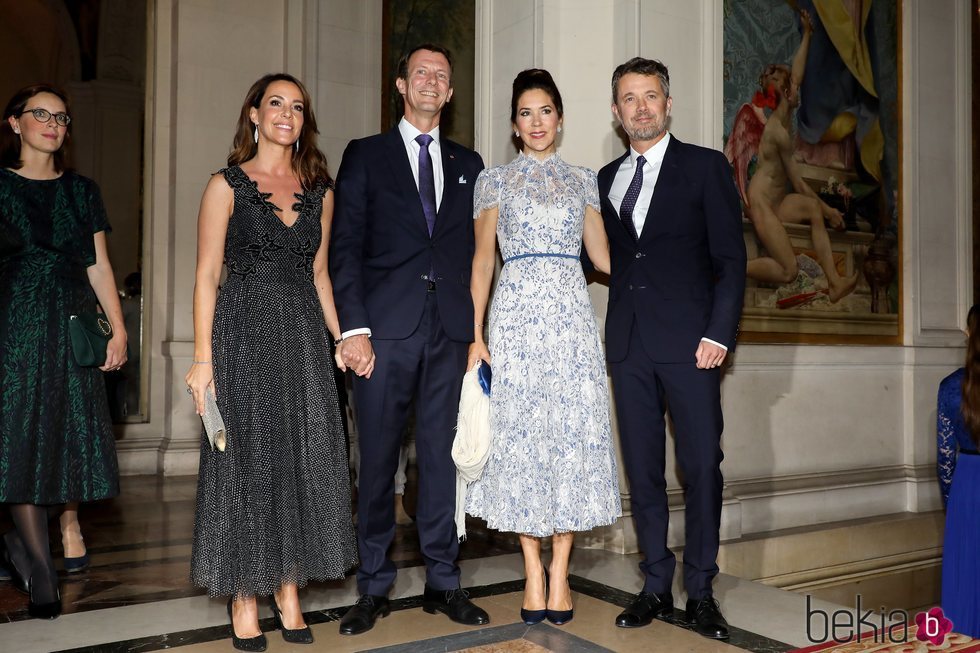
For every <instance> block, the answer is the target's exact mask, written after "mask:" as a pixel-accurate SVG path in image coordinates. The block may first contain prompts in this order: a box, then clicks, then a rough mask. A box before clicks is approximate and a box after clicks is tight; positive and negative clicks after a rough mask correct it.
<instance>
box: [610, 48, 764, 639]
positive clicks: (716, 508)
mask: <svg viewBox="0 0 980 653" xmlns="http://www.w3.org/2000/svg"><path fill="white" fill-rule="evenodd" d="M612 91H613V105H612V111H613V114H614V115H615V116H616V118H617V119H618V120H619V121H620V123H621V124H622V126H623V129H624V130H625V131H626V134H627V135H628V136H629V141H630V149H629V151H628V152H626V153H625V154H624V155H623V156H621V157H619V158H618V159H616V160H615V161H613V162H612V163H609V164H608V165H606V166H605V167H604V168H602V170H600V171H599V194H600V197H601V204H602V215H603V220H604V222H605V226H606V232H607V233H608V235H609V246H610V253H611V256H612V274H611V276H610V282H609V310H608V313H607V317H606V350H607V359H608V361H609V365H610V370H611V374H612V380H613V390H614V393H615V398H616V411H617V415H618V417H619V430H620V440H621V443H622V447H623V461H624V463H625V465H626V472H627V475H628V478H629V482H630V496H631V501H632V508H633V517H634V520H635V523H636V531H637V537H638V539H639V544H640V547H641V548H642V550H643V553H644V556H645V559H644V560H643V562H641V563H640V568H641V569H642V571H643V573H644V576H645V580H644V585H643V591H641V592H640V593H639V594H638V595H637V597H636V598H635V599H634V601H633V603H632V604H631V605H630V606H629V607H628V608H627V609H626V610H625V611H624V612H623V613H622V614H620V615H619V616H618V617H617V618H616V625H617V626H621V627H624V628H630V627H637V626H644V625H646V624H649V623H650V621H651V620H652V619H654V618H655V617H663V618H669V617H670V616H671V615H672V613H673V604H674V600H673V597H672V596H671V585H672V581H673V575H674V566H675V560H674V555H673V553H671V552H670V550H669V549H667V522H668V515H669V512H668V508H667V493H666V481H665V480H664V465H665V460H664V459H665V454H664V443H665V439H666V434H665V430H666V429H665V427H666V422H665V411H666V408H667V407H668V406H669V407H670V413H671V418H672V420H673V424H674V432H675V449H676V454H677V461H678V464H679V466H680V470H681V473H682V475H683V483H684V496H685V515H684V519H685V521H684V523H685V535H686V546H685V547H684V586H685V589H686V590H687V595H688V601H687V606H686V607H687V610H686V614H685V616H686V619H687V621H688V622H689V623H690V624H691V625H693V627H694V629H695V630H696V631H697V632H699V633H700V634H702V635H705V636H706V637H711V638H714V639H727V638H728V624H727V622H726V621H725V618H724V617H723V616H722V614H721V611H720V608H719V606H718V602H717V601H716V600H715V599H714V597H713V596H712V590H711V582H712V579H713V578H714V577H715V575H716V574H717V573H718V566H717V563H716V558H717V554H718V538H719V535H718V530H719V526H720V522H721V491H722V477H721V469H720V465H721V460H722V452H721V446H720V439H721V432H722V414H721V391H720V385H721V364H722V362H723V361H724V360H725V356H726V354H727V353H728V351H729V350H731V349H732V348H733V347H734V346H735V336H736V334H737V332H738V321H739V317H740V315H741V311H742V295H743V293H744V289H745V245H744V243H743V240H742V219H741V209H740V206H739V199H738V192H737V191H736V189H735V185H734V182H733V180H732V172H731V167H730V166H729V165H728V161H727V160H726V159H725V157H724V156H723V155H722V154H721V153H720V152H716V151H714V150H710V149H706V148H703V147H698V146H695V145H688V144H686V143H682V142H681V141H680V140H678V139H677V138H676V137H674V136H672V135H671V134H670V133H668V132H667V118H668V116H669V115H670V106H671V98H670V78H669V76H668V73H667V67H666V66H664V65H663V64H662V63H660V62H659V61H652V60H649V59H643V58H640V57H637V58H634V59H631V60H630V61H627V62H626V63H624V64H623V65H621V66H619V67H618V68H617V69H616V71H615V72H614V73H613V78H612Z"/></svg>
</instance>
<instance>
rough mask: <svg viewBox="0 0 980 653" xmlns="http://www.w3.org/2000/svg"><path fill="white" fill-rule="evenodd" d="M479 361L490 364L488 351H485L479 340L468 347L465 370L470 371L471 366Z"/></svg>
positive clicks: (485, 348)
mask: <svg viewBox="0 0 980 653" xmlns="http://www.w3.org/2000/svg"><path fill="white" fill-rule="evenodd" d="M481 360H482V361H486V362H487V363H490V350H489V349H487V345H486V343H484V342H483V339H482V338H479V339H477V340H475V341H473V343H472V344H471V345H470V350H469V353H468V354H467V355H466V369H467V370H472V369H473V366H474V365H476V364H477V363H478V362H479V361H481Z"/></svg>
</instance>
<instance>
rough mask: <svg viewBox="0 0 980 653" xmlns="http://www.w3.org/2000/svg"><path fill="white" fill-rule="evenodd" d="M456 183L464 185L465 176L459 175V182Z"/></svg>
mask: <svg viewBox="0 0 980 653" xmlns="http://www.w3.org/2000/svg"><path fill="white" fill-rule="evenodd" d="M458 183H460V184H465V183H466V175H460V176H459V182H458Z"/></svg>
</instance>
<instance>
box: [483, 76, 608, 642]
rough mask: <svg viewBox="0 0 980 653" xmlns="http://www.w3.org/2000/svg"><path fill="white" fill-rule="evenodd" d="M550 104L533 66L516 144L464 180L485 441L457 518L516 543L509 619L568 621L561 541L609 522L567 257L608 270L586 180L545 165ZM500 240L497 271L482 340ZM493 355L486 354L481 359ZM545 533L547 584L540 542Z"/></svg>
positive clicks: (549, 153) (599, 374)
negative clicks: (482, 463)
mask: <svg viewBox="0 0 980 653" xmlns="http://www.w3.org/2000/svg"><path fill="white" fill-rule="evenodd" d="M562 117H563V108H562V101H561V95H560V94H559V92H558V88H557V87H556V86H555V83H554V81H553V80H552V78H551V75H550V74H549V73H548V72H547V71H544V70H538V69H534V70H525V71H523V72H522V73H520V74H519V75H518V76H517V78H516V79H515V80H514V88H513V96H512V99H511V122H512V123H513V127H514V133H515V136H517V137H518V138H520V140H521V142H522V144H523V148H522V151H521V153H520V154H519V155H518V156H517V158H516V159H514V160H513V161H511V162H510V163H508V164H506V165H503V166H497V167H494V168H490V169H487V170H484V171H483V172H482V173H480V176H479V178H478V179H477V182H476V189H475V191H476V192H475V198H474V207H473V208H474V215H475V216H476V222H475V229H476V253H475V255H474V259H473V274H472V279H471V290H472V294H473V306H474V310H475V313H474V315H475V320H474V322H475V325H474V343H473V345H472V346H471V348H470V355H469V367H470V368H472V367H473V365H475V364H476V363H477V362H478V361H479V360H481V359H482V360H485V361H487V362H491V360H492V364H493V373H494V380H493V388H492V391H491V395H490V432H491V438H492V444H491V448H490V454H489V458H488V460H487V463H486V467H485V468H484V471H483V475H482V477H481V478H480V480H478V481H476V482H475V483H474V484H473V486H471V488H470V490H469V491H468V492H467V512H469V513H470V514H473V515H476V516H479V517H482V518H483V519H485V520H486V521H487V524H488V525H489V526H490V527H491V528H495V529H497V530H502V531H510V532H516V533H519V534H520V541H521V549H522V551H523V553H524V566H525V573H526V576H527V582H526V584H525V591H524V603H523V606H522V609H521V616H522V618H523V619H524V621H525V623H528V624H534V623H538V622H540V621H543V620H544V619H545V618H547V619H548V620H549V621H551V622H552V623H554V624H562V623H566V622H568V621H570V620H571V618H572V598H571V593H570V590H569V587H568V557H569V554H570V552H571V548H572V542H573V538H574V533H575V532H576V531H587V530H589V529H592V528H595V527H597V526H602V525H606V524H610V523H612V522H614V521H615V520H616V519H617V518H618V517H619V516H620V515H621V514H622V511H621V503H620V496H619V483H618V474H617V470H616V459H615V456H614V454H613V448H612V438H611V435H610V425H609V395H608V390H607V385H606V371H605V370H606V365H605V359H604V357H603V354H602V344H601V342H600V340H599V330H598V326H597V323H596V317H595V313H594V311H593V309H592V304H591V302H590V301H589V294H588V291H587V289H586V282H585V276H584V274H583V272H582V267H581V264H580V262H579V253H580V251H581V247H582V242H583V238H584V242H585V246H586V249H587V251H588V254H589V258H590V259H591V260H592V261H593V262H594V264H595V266H596V268H597V269H599V270H601V271H604V272H608V270H609V245H608V241H607V239H606V234H605V231H604V229H603V226H602V219H601V217H600V216H599V209H598V206H599V192H598V185H597V182H596V176H595V173H594V172H593V171H591V170H589V169H587V168H582V167H578V166H572V165H569V164H567V163H565V162H564V161H562V160H561V158H560V157H559V156H558V154H557V151H556V147H555V139H556V137H557V135H558V133H559V132H560V131H561V123H562ZM497 240H499V242H500V249H501V253H502V254H503V257H504V267H503V270H502V272H501V274H500V278H499V280H498V282H497V286H496V289H495V290H494V295H493V305H492V308H491V311H490V343H489V345H490V346H489V349H488V348H487V345H486V344H485V342H484V339H483V322H484V319H483V318H484V316H485V315H486V309H487V302H488V298H489V294H490V286H491V283H492V278H493V270H494V263H495V261H496V251H495V245H496V241H497ZM491 355H492V359H491ZM545 537H551V538H552V559H551V564H550V565H549V570H550V586H549V585H547V584H546V576H547V574H545V569H544V565H543V563H542V561H541V538H545Z"/></svg>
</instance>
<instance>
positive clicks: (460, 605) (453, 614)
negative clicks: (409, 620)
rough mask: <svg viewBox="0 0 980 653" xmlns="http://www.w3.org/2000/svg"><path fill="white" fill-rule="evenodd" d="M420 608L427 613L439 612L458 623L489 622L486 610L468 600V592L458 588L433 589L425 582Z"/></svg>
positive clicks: (466, 624) (479, 623)
mask: <svg viewBox="0 0 980 653" xmlns="http://www.w3.org/2000/svg"><path fill="white" fill-rule="evenodd" d="M422 609H423V610H425V611H426V612H428V613H429V614H435V613H436V612H441V613H443V614H444V615H446V616H447V617H449V618H450V619H452V620H453V621H455V622H456V623H458V624H463V625H465V626H483V625H485V624H488V623H490V615H488V614H487V612H486V610H484V609H483V608H480V607H477V606H476V605H474V604H473V602H472V601H470V595H469V592H467V591H466V590H464V589H462V588H459V589H454V590H434V589H432V588H431V587H429V586H428V584H426V586H425V594H423V595H422Z"/></svg>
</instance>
